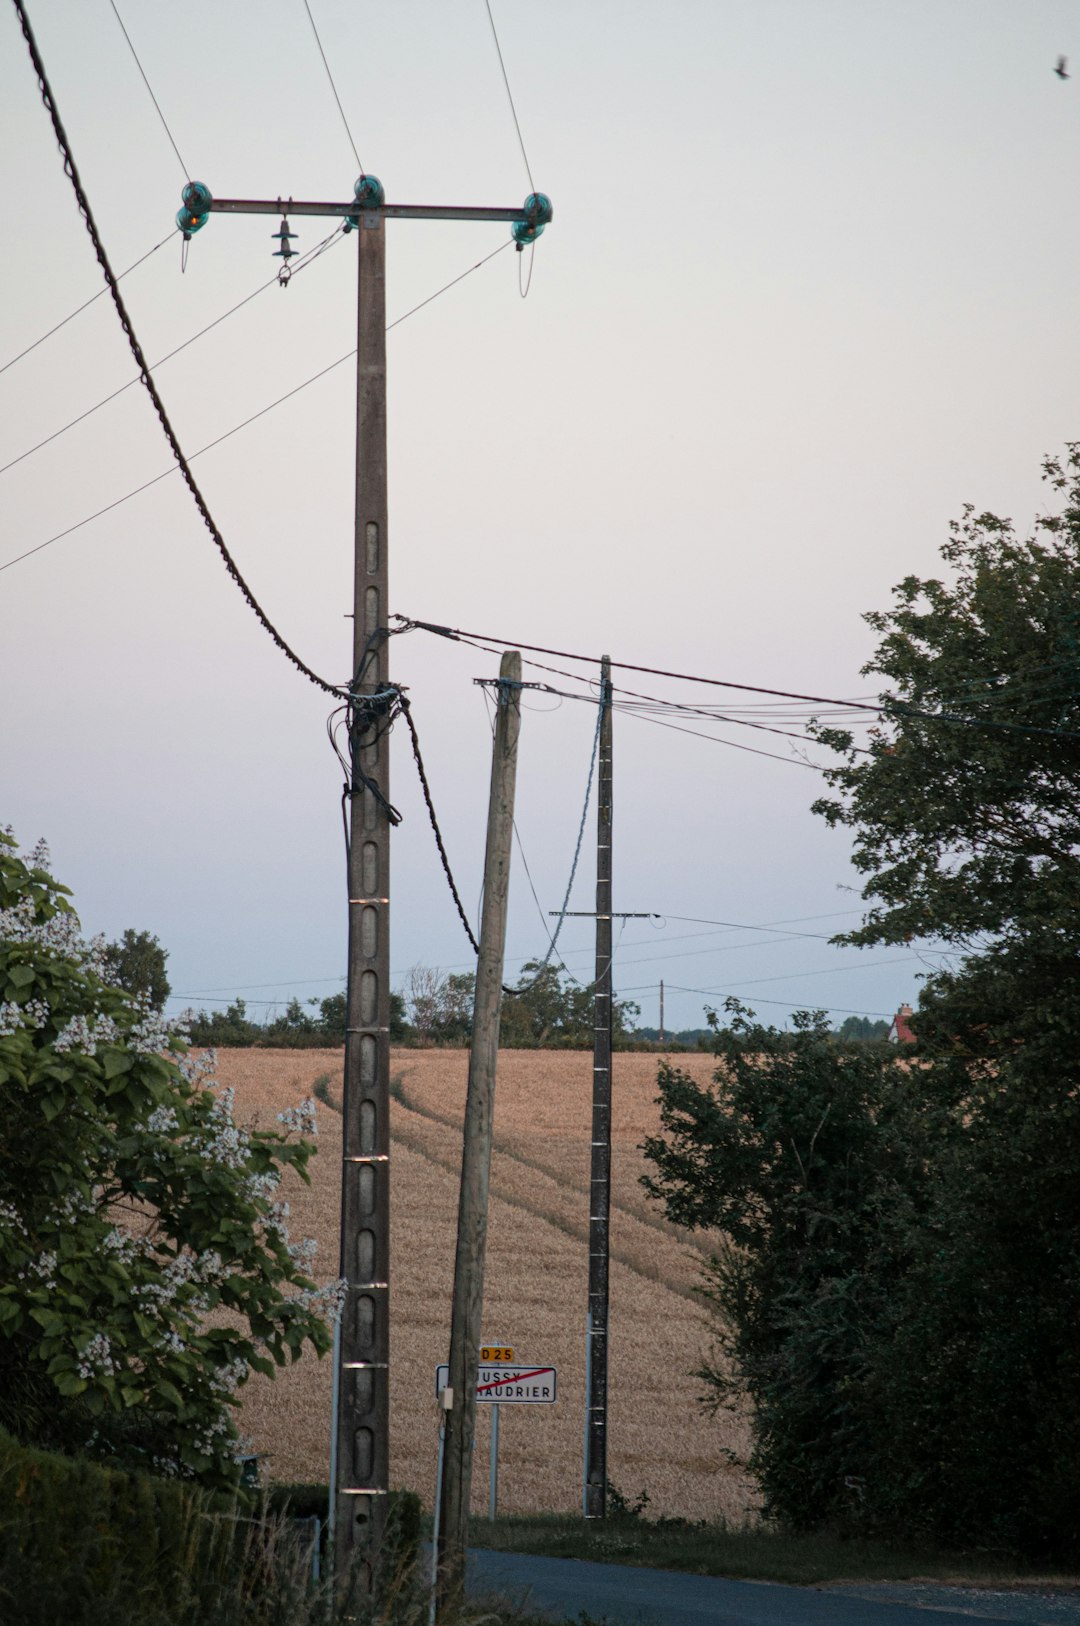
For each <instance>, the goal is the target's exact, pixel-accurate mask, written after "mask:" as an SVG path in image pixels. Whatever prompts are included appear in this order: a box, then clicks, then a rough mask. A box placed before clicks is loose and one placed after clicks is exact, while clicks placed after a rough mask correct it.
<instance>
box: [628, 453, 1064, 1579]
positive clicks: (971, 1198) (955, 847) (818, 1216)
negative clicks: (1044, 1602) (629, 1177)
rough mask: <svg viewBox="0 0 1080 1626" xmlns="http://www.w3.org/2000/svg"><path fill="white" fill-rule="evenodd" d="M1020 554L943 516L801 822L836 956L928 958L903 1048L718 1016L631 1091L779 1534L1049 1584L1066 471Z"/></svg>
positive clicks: (1056, 1449) (713, 1374)
mask: <svg viewBox="0 0 1080 1626" xmlns="http://www.w3.org/2000/svg"><path fill="white" fill-rule="evenodd" d="M1046 472H1047V475H1048V478H1049V480H1050V482H1051V485H1052V486H1053V487H1054V488H1055V489H1056V490H1058V491H1062V492H1063V493H1064V497H1065V502H1064V511H1063V512H1062V513H1060V514H1050V515H1047V516H1045V517H1044V518H1042V519H1040V520H1039V521H1038V522H1037V530H1036V534H1035V536H1033V537H1031V538H1029V539H1028V540H1027V541H1020V540H1018V539H1017V537H1016V536H1015V535H1014V533H1013V529H1012V526H1011V525H1010V524H1009V522H1008V521H1007V520H1001V519H996V518H995V517H994V516H993V515H991V514H976V513H975V511H974V510H971V509H969V510H967V511H966V513H965V516H964V519H963V520H962V521H961V522H960V523H958V524H957V525H956V526H954V527H953V529H952V537H951V539H950V541H949V543H948V544H947V545H946V547H945V548H944V549H943V554H944V559H945V563H946V566H947V573H948V582H947V583H946V582H943V581H941V580H936V579H932V580H927V581H921V580H918V579H916V578H914V577H910V578H908V579H907V580H906V581H904V582H902V583H901V584H900V586H899V587H898V588H897V589H896V593H895V600H894V604H893V606H892V608H891V609H890V610H889V611H887V612H883V613H881V614H874V615H871V616H868V617H867V620H868V621H869V623H870V625H871V627H873V628H874V629H875V630H876V631H877V632H878V633H879V634H880V642H879V646H878V649H877V652H876V655H875V657H874V659H873V660H872V661H871V663H870V664H869V666H868V667H867V668H866V671H867V672H871V673H875V674H878V675H879V676H880V678H881V679H882V680H883V682H882V688H883V690H884V694H883V704H882V715H881V717H880V719H879V720H878V721H877V722H876V723H875V726H874V728H873V729H872V730H871V731H870V732H869V733H868V734H861V733H860V735H859V736H858V738H855V737H854V736H853V735H852V734H851V733H850V732H847V731H844V730H840V729H835V728H828V729H826V728H820V729H817V730H816V733H817V736H818V738H819V740H820V741H821V742H822V743H823V744H828V745H830V746H832V747H833V748H834V749H835V750H837V751H838V752H839V753H840V754H841V759H842V764H843V765H842V766H841V767H839V768H836V769H833V770H830V771H829V772H828V774H827V779H828V781H829V782H830V783H831V786H832V793H833V794H832V796H831V797H827V798H825V799H823V800H822V801H821V802H819V803H818V804H817V805H816V811H818V812H819V813H821V814H822V815H824V817H825V818H826V819H827V820H828V822H829V823H830V824H833V825H837V826H843V827H846V828H847V829H848V830H850V831H851V832H852V836H853V841H854V861H855V864H856V867H857V868H858V870H859V871H860V872H861V874H862V875H863V877H864V880H865V887H864V897H865V898H866V900H867V905H868V907H867V915H866V918H865V921H864V923H863V925H862V926H861V927H860V928H858V930H856V931H854V932H852V933H850V934H849V935H848V936H847V938H846V941H847V942H849V943H850V944H852V945H853V946H856V945H857V946H864V945H871V944H877V943H881V944H898V945H899V944H904V943H908V942H911V941H912V940H918V939H919V938H923V939H927V938H930V939H936V942H937V945H938V946H939V947H940V945H945V946H947V947H950V948H951V949H952V950H953V952H954V960H953V963H952V964H951V965H950V964H949V963H948V962H946V963H945V964H944V965H942V966H941V967H940V968H938V969H934V970H931V971H930V973H929V974H928V976H927V977H926V979H925V981H924V983H923V990H922V994H921V996H920V1000H919V1008H918V1010H917V1011H916V1012H915V1014H914V1016H913V1017H912V1019H911V1026H912V1030H913V1032H914V1035H915V1044H914V1046H912V1045H907V1044H905V1045H902V1046H891V1045H884V1044H878V1045H873V1044H850V1043H847V1042H845V1041H843V1040H838V1039H836V1038H835V1036H833V1035H832V1034H830V1033H829V1032H828V1031H827V1029H826V1027H825V1025H824V1022H823V1021H822V1020H821V1013H816V1014H815V1013H807V1014H806V1015H804V1016H803V1017H802V1018H801V1019H800V1020H799V1022H798V1024H797V1030H796V1033H795V1035H794V1038H792V1035H791V1034H786V1033H785V1034H778V1033H776V1032H775V1031H773V1030H771V1029H769V1028H766V1027H763V1026H760V1025H759V1024H758V1023H757V1022H755V1021H754V1020H753V1018H752V1013H750V1012H748V1011H746V1010H744V1009H742V1008H740V1007H739V1006H737V1005H735V1004H734V1003H733V1002H732V1003H729V1005H728V1007H727V1013H726V1016H725V1018H724V1019H723V1020H722V1022H719V1021H718V1023H717V1032H716V1040H715V1042H716V1050H717V1056H718V1066H717V1069H716V1072H715V1074H714V1079H713V1083H712V1085H711V1086H710V1087H707V1088H701V1087H699V1086H698V1085H697V1084H695V1083H694V1081H693V1080H692V1079H691V1078H689V1077H688V1075H687V1074H686V1073H685V1072H681V1071H680V1070H679V1069H678V1068H675V1067H670V1066H668V1067H664V1068H663V1069H662V1070H661V1076H660V1084H661V1093H662V1103H663V1104H662V1125H663V1128H662V1133H661V1134H660V1135H658V1136H656V1137H654V1138H653V1139H652V1140H650V1141H649V1143H648V1144H647V1147H646V1150H647V1153H648V1155H649V1156H650V1158H651V1159H652V1160H653V1162H654V1164H655V1171H656V1172H655V1173H654V1174H653V1175H652V1176H651V1179H650V1181H649V1184H650V1186H651V1189H652V1190H653V1192H654V1193H655V1194H656V1195H657V1196H659V1197H661V1198H662V1199H663V1201H664V1203H665V1205H666V1208H667V1212H668V1214H669V1216H670V1217H671V1218H672V1219H673V1220H675V1221H676V1222H678V1223H681V1224H683V1225H686V1226H691V1227H698V1228H703V1229H705V1230H707V1231H709V1232H711V1233H712V1234H713V1235H714V1237H715V1250H714V1254H713V1260H712V1264H711V1267H710V1270H709V1276H708V1282H707V1288H708V1292H709V1295H710V1297H711V1300H712V1304H713V1307H714V1309H715V1311H716V1314H717V1339H718V1344H717V1354H716V1357H715V1359H713V1360H712V1361H711V1362H709V1363H708V1365H707V1367H706V1368H705V1370H704V1371H703V1372H702V1373H701V1374H700V1376H701V1377H702V1379H703V1381H704V1383H705V1385H706V1392H707V1395H708V1398H709V1399H710V1400H711V1402H712V1403H713V1404H715V1405H716V1406H728V1405H730V1404H732V1403H740V1404H745V1401H746V1399H747V1398H748V1399H749V1400H750V1402H751V1403H752V1405H751V1410H752V1418H753V1429H754V1449H753V1457H752V1466H753V1468H754V1470H755V1472H756V1473H757V1475H758V1477H759V1480H760V1483H761V1486H762V1489H763V1491H764V1495H765V1505H766V1509H767V1511H768V1512H769V1513H770V1514H772V1515H773V1517H775V1518H777V1519H778V1520H780V1521H782V1522H783V1523H785V1524H787V1525H793V1526H795V1527H797V1528H802V1529H807V1528H811V1529H813V1528H831V1529H834V1530H836V1529H839V1530H840V1531H843V1532H846V1533H849V1534H872V1535H885V1536H889V1537H893V1538H897V1537H899V1538H909V1537H925V1536H931V1537H934V1538H936V1539H937V1540H938V1541H940V1542H944V1543H948V1544H950V1545H961V1546H964V1547H967V1548H972V1549H977V1550H980V1551H983V1552H986V1553H991V1552H997V1553H1001V1554H1006V1553H1007V1554H1012V1555H1019V1556H1021V1557H1023V1558H1025V1559H1027V1560H1030V1561H1033V1562H1037V1563H1053V1564H1055V1565H1065V1566H1072V1565H1074V1564H1075V1563H1076V1562H1077V1561H1078V1560H1080V1270H1078V1267H1077V1261H1078V1260H1080V1067H1078V1058H1080V643H1078V637H1077V632H1078V620H1077V609H1076V606H1077V604H1078V602H1080V447H1075V446H1074V447H1071V448H1070V452H1069V461H1068V464H1067V466H1066V467H1065V468H1062V467H1061V466H1060V465H1058V464H1057V463H1053V462H1051V463H1049V464H1048V465H1047V467H1046Z"/></svg>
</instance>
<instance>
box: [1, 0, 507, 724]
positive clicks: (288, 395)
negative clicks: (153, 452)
mask: <svg viewBox="0 0 1080 1626" xmlns="http://www.w3.org/2000/svg"><path fill="white" fill-rule="evenodd" d="M16 4H18V0H16ZM159 246H160V245H159ZM509 246H510V244H509V240H508V241H507V242H505V243H501V244H500V245H499V247H498V248H497V249H493V250H492V252H491V253H490V254H486V255H485V256H484V258H483V259H482V260H477V262H476V264H475V265H470V266H469V268H468V270H466V271H462V272H461V273H460V275H459V276H456V277H453V278H452V279H451V280H450V281H449V282H444V283H443V285H442V287H441V288H438V289H436V291H435V292H434V293H433V294H429V295H428V297H427V298H426V299H422V300H421V301H420V303H419V304H418V305H413V306H412V308H411V309H410V310H407V311H405V313H404V314H403V315H401V316H398V317H395V319H394V321H392V322H390V323H389V324H388V325H387V329H386V331H387V332H388V333H389V332H390V330H391V328H395V327H400V326H401V323H402V322H406V321H408V319H409V317H410V316H415V315H416V313H417V311H421V310H423V308H424V306H425V305H430V304H431V302H432V300H434V299H438V298H439V296H440V295H441V294H445V293H448V292H449V290H450V289H451V288H454V287H456V286H457V284H458V283H459V282H463V281H464V279H465V278H466V277H468V276H471V275H472V273H473V272H474V271H479V270H480V268H481V266H484V265H486V264H487V263H488V261H489V260H493V259H494V258H495V256H496V255H497V254H501V253H502V252H503V249H505V248H508V247H509ZM102 291H103V292H105V293H108V292H109V291H110V290H109V289H108V288H106V289H103V290H102ZM355 355H356V349H355V346H354V347H353V349H352V350H348V351H346V353H345V355H343V356H339V357H338V358H337V360H336V361H332V362H330V364H329V365H328V366H326V367H321V368H320V369H319V371H318V372H317V373H312V375H311V377H310V378H305V379H304V381H303V383H301V384H297V385H296V386H295V387H294V388H293V389H291V390H286V391H285V394H284V395H279V396H278V398H277V400H276V401H271V402H270V403H269V405H268V406H264V407H260V409H259V411H258V412H253V413H252V414H251V416H250V417H248V418H244V419H243V421H242V422H241V423H237V424H234V425H233V427H232V428H231V429H226V431H225V433H224V434H222V435H218V436H217V437H216V438H215V439H214V440H209V441H207V443H206V445H205V446H201V447H200V448H199V450H198V451H197V452H192V453H191V456H190V457H189V458H188V459H187V461H188V462H189V463H192V462H194V460H195V458H197V457H201V456H202V455H203V453H204V452H208V451H210V450H211V448H212V447H214V446H220V445H221V443H222V441H223V440H228V439H229V438H230V436H232V435H237V434H239V432H240V430H241V429H246V428H247V427H248V425H249V424H253V423H255V422H256V421H257V420H258V419H259V418H264V417H265V416H266V414H267V413H268V412H272V411H273V410H274V408H275V407H279V406H281V405H282V404H283V403H284V402H285V401H289V400H291V399H292V397H293V396H294V395H299V394H300V392H301V390H306V389H307V388H308V386H309V384H317V383H318V381H319V379H320V378H325V377H326V375H327V374H328V373H332V372H333V371H334V369H335V368H336V367H340V366H342V364H343V363H344V362H346V361H351V360H352V358H353V356H355ZM140 376H141V375H140ZM174 473H176V468H175V467H174V468H171V469H166V470H165V471H164V473H163V474H155V475H154V477H153V479H152V480H146V481H144V482H143V484H142V485H139V486H136V487H135V489H134V490H133V491H129V492H127V493H126V495H125V496H123V497H117V499H116V501H115V502H111V503H107V504H106V505H105V507H104V508H99V509H97V510H96V512H95V513H93V514H88V515H87V516H86V518H85V519H80V520H78V521H77V522H76V523H75V524H74V525H69V526H67V527H66V529H65V530H62V531H57V533H56V534H55V536H50V537H48V538H47V539H46V541H44V542H39V543H38V544H37V546H36V547H33V548H27V550H26V552H25V553H19V554H16V555H15V557H14V558H13V559H7V560H5V561H4V563H3V564H0V570H9V569H10V568H11V566H12V565H17V564H21V562H22V561H23V560H24V559H29V558H31V557H32V556H33V555H34V554H35V553H40V552H41V551H42V550H43V549H44V548H48V547H51V546H52V544H53V543H54V542H60V541H61V540H62V539H63V538H64V537H65V536H70V535H71V534H72V532H73V531H78V530H81V529H82V527H83V526H84V525H89V524H91V522H92V521H93V520H95V519H100V518H101V516H102V515H103V514H108V513H109V512H111V510H112V509H114V508H119V506H120V505H121V503H125V502H129V501H130V500H131V498H132V497H137V496H138V495H139V493H140V492H141V491H145V490H146V489H147V488H148V487H149V486H152V485H156V484H157V483H158V481H159V480H164V479H165V478H166V477H167V476H168V475H170V474H174ZM333 692H334V693H336V692H337V691H336V690H334V691H333Z"/></svg>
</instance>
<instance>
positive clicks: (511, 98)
mask: <svg viewBox="0 0 1080 1626" xmlns="http://www.w3.org/2000/svg"><path fill="white" fill-rule="evenodd" d="M484 6H485V8H486V10H487V14H488V22H489V23H490V24H491V37H492V39H493V40H494V41H495V51H496V54H497V55H498V58H499V67H500V69H501V70H502V79H503V84H504V85H505V86H506V96H507V100H508V101H509V103H510V111H511V113H512V114H513V117H514V129H515V130H516V131H517V138H518V146H519V147H520V148H521V156H522V159H523V160H524V163H525V173H526V175H527V176H528V177H529V191H530V192H535V191H536V183H535V182H534V181H533V177H532V167H531V166H530V164H529V155H528V153H527V152H526V151H525V140H524V137H523V136H522V134H521V125H520V124H519V122H518V116H517V108H516V107H515V106H514V94H513V91H512V90H511V89H510V80H509V77H508V75H507V72H506V63H505V62H504V61H503V54H502V46H501V45H500V44H499V34H498V30H497V29H496V27H495V18H494V17H493V16H492V14H491V0H484ZM526 291H528V290H526Z"/></svg>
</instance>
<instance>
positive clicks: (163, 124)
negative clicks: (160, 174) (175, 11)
mask: <svg viewBox="0 0 1080 1626" xmlns="http://www.w3.org/2000/svg"><path fill="white" fill-rule="evenodd" d="M109 4H110V6H112V9H113V16H114V17H115V18H116V20H117V22H118V23H119V24H120V32H121V33H122V34H123V36H124V38H125V39H126V40H127V42H128V50H129V51H130V52H131V54H132V56H133V57H134V58H135V66H136V67H137V68H138V70H139V72H140V74H141V75H142V82H143V84H144V85H145V86H146V88H147V90H148V91H149V92H150V100H151V101H152V102H153V104H154V107H155V109H156V111H157V116H158V118H159V119H160V120H161V127H162V129H163V130H164V131H165V134H166V135H167V136H168V138H169V145H170V147H171V148H172V150H173V152H174V153H175V154H176V161H177V163H178V164H179V165H180V168H181V169H182V170H183V172H184V179H185V181H190V179H191V171H190V170H189V169H188V167H187V165H186V164H185V163H184V160H183V159H182V158H181V156H180V148H179V147H178V146H177V145H176V142H175V141H174V140H173V133H172V131H171V130H170V129H169V126H168V123H167V122H166V119H165V115H164V113H163V112H162V111H161V103H160V102H159V101H158V99H157V97H156V96H155V95H154V92H153V88H152V86H151V84H150V81H149V79H148V78H147V77H146V69H145V68H144V67H143V65H142V63H141V62H140V61H139V53H138V51H136V49H135V47H134V45H133V44H132V42H131V35H130V34H129V33H128V31H127V29H126V28H125V27H124V19H123V18H122V17H121V15H120V13H119V12H118V11H117V9H116V0H109Z"/></svg>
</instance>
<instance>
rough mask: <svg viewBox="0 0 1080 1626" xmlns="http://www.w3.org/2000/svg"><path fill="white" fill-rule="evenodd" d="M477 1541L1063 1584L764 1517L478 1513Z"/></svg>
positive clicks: (810, 1581)
mask: <svg viewBox="0 0 1080 1626" xmlns="http://www.w3.org/2000/svg"><path fill="white" fill-rule="evenodd" d="M469 1541H470V1544H471V1545H472V1546H475V1547H488V1548H493V1549H495V1550H497V1551H499V1552H511V1553H533V1554H537V1555H539V1556H541V1557H545V1558H586V1559H591V1560H592V1561H593V1562H594V1563H599V1564H631V1565H644V1566H647V1567H649V1568H652V1569H664V1570H682V1571H684V1572H686V1573H689V1574H692V1575H717V1576H723V1577H726V1578H727V1579H729V1580H746V1581H778V1582H784V1583H787V1584H788V1585H792V1586H812V1585H814V1584H815V1583H817V1584H820V1583H822V1582H827V1581H909V1580H914V1579H916V1578H918V1579H920V1580H936V1581H950V1582H959V1583H962V1582H967V1583H969V1584H973V1585H978V1584H980V1583H985V1582H994V1583H995V1584H997V1585H1002V1584H1008V1583H1009V1582H1012V1583H1016V1582H1023V1581H1025V1580H1026V1581H1028V1582H1029V1583H1034V1582H1035V1581H1036V1580H1038V1582H1039V1583H1040V1584H1042V1583H1044V1582H1046V1581H1048V1580H1051V1579H1056V1580H1057V1581H1058V1583H1061V1582H1062V1581H1064V1580H1066V1579H1071V1580H1072V1581H1073V1583H1074V1584H1075V1577H1072V1578H1066V1577H1062V1576H1057V1577H1055V1578H1050V1577H1047V1576H1046V1575H1045V1573H1039V1574H1038V1575H1036V1572H1034V1571H1031V1570H1025V1569H1024V1568H1023V1567H1021V1566H1017V1565H1016V1564H1015V1563H1011V1562H1009V1561H1007V1560H1006V1559H1004V1558H1001V1557H999V1556H996V1555H992V1554H987V1553H949V1552H943V1551H942V1550H941V1549H940V1548H934V1547H930V1546H926V1547H923V1546H919V1545H914V1544H913V1545H911V1546H895V1545H892V1544H890V1543H888V1542H884V1541H870V1540H845V1539H843V1538H841V1537H839V1536H833V1535H827V1534H822V1535H793V1534H790V1533H787V1532H784V1531H781V1530H775V1529H769V1528H763V1527H761V1526H757V1527H751V1526H744V1527H742V1528H735V1527H733V1526H730V1525H722V1524H708V1523H706V1522H704V1521H701V1522H698V1523H691V1522H690V1521H688V1520H685V1519H656V1520H651V1519H644V1518H641V1517H639V1516H637V1515H635V1514H632V1513H631V1514H621V1515H616V1516H615V1517H614V1518H612V1517H610V1516H609V1517H608V1518H607V1519H604V1520H602V1521H601V1520H591V1521H589V1522H588V1523H586V1522H585V1520H584V1519H582V1518H581V1517H580V1516H579V1515H577V1514H574V1515H570V1514H534V1515H517V1516H511V1517H506V1518H499V1519H496V1520H495V1521H494V1523H492V1522H491V1521H489V1520H487V1519H473V1520H472V1521H471V1522H470V1526H469Z"/></svg>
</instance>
